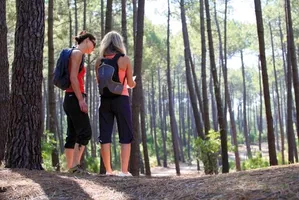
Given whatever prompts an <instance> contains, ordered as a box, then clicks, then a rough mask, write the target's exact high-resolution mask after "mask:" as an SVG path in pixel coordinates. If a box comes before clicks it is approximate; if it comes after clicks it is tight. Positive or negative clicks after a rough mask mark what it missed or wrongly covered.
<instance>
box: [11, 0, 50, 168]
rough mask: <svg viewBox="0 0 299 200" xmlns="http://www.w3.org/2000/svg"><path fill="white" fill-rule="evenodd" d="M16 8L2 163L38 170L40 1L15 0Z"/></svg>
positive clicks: (39, 140)
mask: <svg viewBox="0 0 299 200" xmlns="http://www.w3.org/2000/svg"><path fill="white" fill-rule="evenodd" d="M16 8H17V23H16V33H15V54H14V61H13V66H12V79H11V80H12V85H11V100H10V112H9V114H10V121H9V131H8V133H9V137H8V139H9V143H8V145H9V146H8V151H7V154H6V165H7V167H9V168H27V169H38V170H40V169H42V165H41V162H42V157H41V135H42V133H43V127H42V80H43V75H42V69H43V47H44V27H45V20H44V17H45V11H44V1H43V0H32V1H21V0H17V1H16ZM24 66H26V67H24ZM24 83H26V84H24Z"/></svg>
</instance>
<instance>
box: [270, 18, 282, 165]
mask: <svg viewBox="0 0 299 200" xmlns="http://www.w3.org/2000/svg"><path fill="white" fill-rule="evenodd" d="M269 27H270V36H271V47H272V60H273V68H274V77H275V92H276V98H277V114H278V122H279V130H280V139H281V154H282V158H283V159H282V160H283V163H284V155H283V154H284V141H283V140H284V132H283V123H282V118H281V116H282V115H281V112H280V111H281V109H280V98H279V92H278V78H277V72H276V62H275V53H274V42H273V35H272V27H271V23H269ZM277 146H278V145H277Z"/></svg>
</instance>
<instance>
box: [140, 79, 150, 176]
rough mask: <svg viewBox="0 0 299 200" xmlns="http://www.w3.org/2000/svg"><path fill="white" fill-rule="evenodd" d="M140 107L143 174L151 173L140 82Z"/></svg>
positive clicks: (148, 174)
mask: <svg viewBox="0 0 299 200" xmlns="http://www.w3.org/2000/svg"><path fill="white" fill-rule="evenodd" d="M141 98H142V100H141V105H140V106H141V108H140V120H141V136H142V138H141V139H142V147H143V157H144V165H145V175H147V176H150V175H151V168H150V161H149V156H148V148H147V136H146V128H145V116H146V114H145V103H144V94H143V86H142V82H141Z"/></svg>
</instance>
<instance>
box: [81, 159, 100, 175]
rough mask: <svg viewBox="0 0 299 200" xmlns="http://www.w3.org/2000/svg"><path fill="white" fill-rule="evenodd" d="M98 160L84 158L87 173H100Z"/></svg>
mask: <svg viewBox="0 0 299 200" xmlns="http://www.w3.org/2000/svg"><path fill="white" fill-rule="evenodd" d="M100 162H101V160H100V158H98V157H97V158H94V157H87V158H85V164H86V168H87V170H88V171H90V172H93V173H98V172H99V171H100Z"/></svg>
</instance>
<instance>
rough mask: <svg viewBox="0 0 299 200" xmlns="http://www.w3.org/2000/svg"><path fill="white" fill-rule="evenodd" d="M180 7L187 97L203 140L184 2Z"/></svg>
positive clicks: (182, 0)
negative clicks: (191, 65) (193, 80)
mask: <svg viewBox="0 0 299 200" xmlns="http://www.w3.org/2000/svg"><path fill="white" fill-rule="evenodd" d="M180 7H181V20H182V32H183V39H184V46H185V50H184V55H185V65H186V78H187V86H188V90H189V96H190V100H191V105H192V108H193V114H194V118H195V124H196V129H197V133H198V135H199V136H200V137H201V138H202V139H203V138H205V136H204V133H203V127H202V125H201V116H200V113H199V110H198V107H197V101H196V94H195V90H194V87H193V84H192V75H191V67H190V57H191V56H190V55H191V51H190V45H189V36H188V29H187V24H186V15H185V3H184V0H181V1H180Z"/></svg>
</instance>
